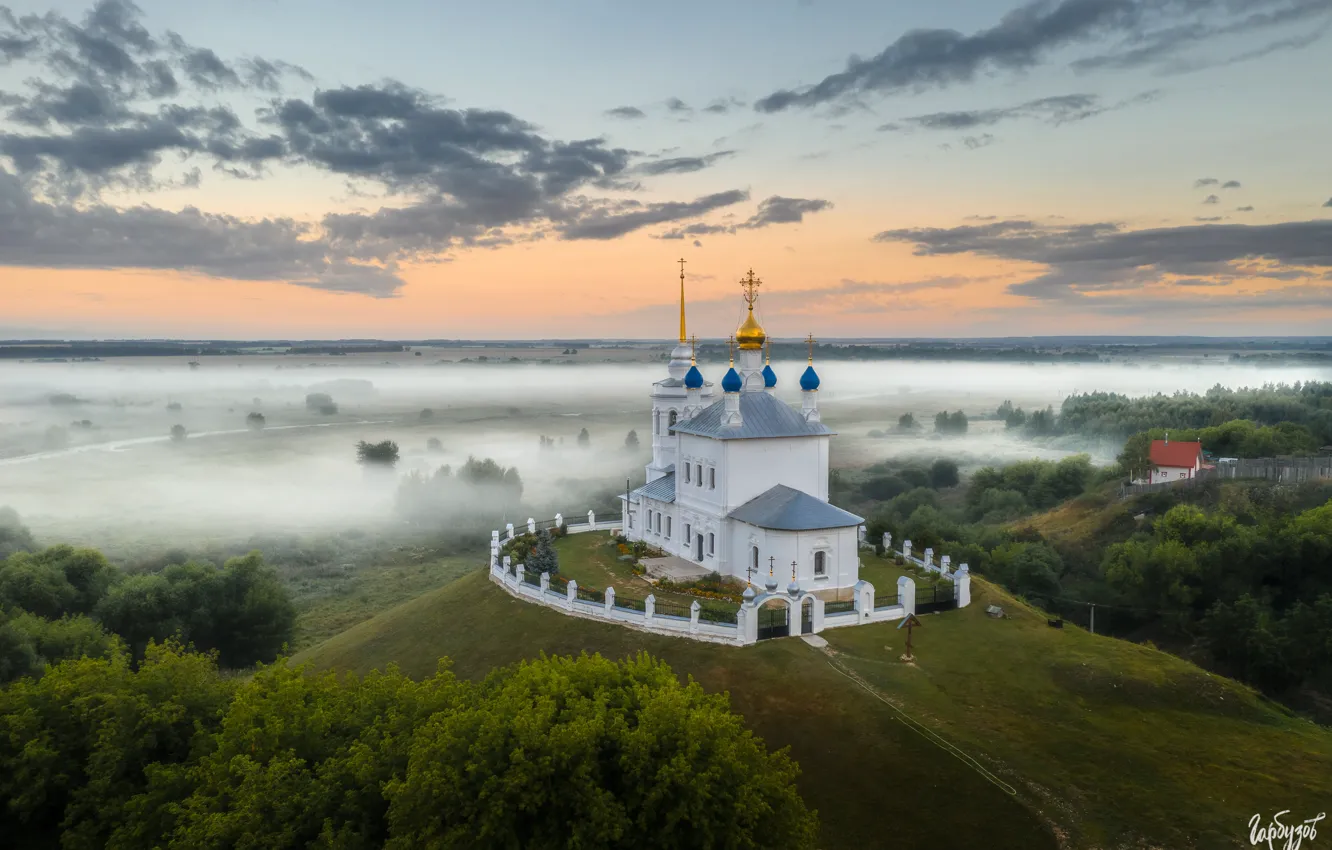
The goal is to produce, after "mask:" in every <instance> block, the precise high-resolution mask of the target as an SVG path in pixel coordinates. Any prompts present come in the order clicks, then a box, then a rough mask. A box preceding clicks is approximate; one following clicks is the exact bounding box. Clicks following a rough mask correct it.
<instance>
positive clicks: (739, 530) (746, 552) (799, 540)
mask: <svg viewBox="0 0 1332 850" xmlns="http://www.w3.org/2000/svg"><path fill="white" fill-rule="evenodd" d="M730 525H731V531H732V535H731V540H730V548H729V549H728V556H729V557H728V562H729V566H730V569H731V572H730V573H729V575H734V576H735V577H736V578H739V579H746V578H747V574H746V569H747V568H748V566H749V565H750V564H751V563H752V562H753V557H754V556H753V548H754V547H757V548H758V553H759V570H758V572H756V573H755V574H754V578H753V582H754V584H755V585H757V586H759V587H762V586H763V582H764V580H765V579H766V578H767V576H768V569H769V564H768V558H769V557H772V558H773V559H774V561H773V563H772V575H773V577H774V578H776V579H777V586H778V588H780V589H781V590H783V591H785V589H786V586H787V584H789V583H790V581H791V562H792V561H795V562H796V582H797V583H798V584H799V585H800V589H801V591H812V592H818V591H823V590H834V589H840V588H847V587H852V586H854V585H855V584H856V582H857V581H859V580H860V575H859V574H860V562H859V557H860V555H859V548H858V547H857V545H856V529H855V527H854V526H853V527H851V528H835V529H824V530H818V531H799V532H797V531H774V530H770V529H763V528H756V527H755V526H752V525H749V524H747V523H742V522H732V523H730ZM818 551H823V552H824V553H825V565H826V568H827V577H826V578H818V577H816V576H815V574H814V555H815V553H816V552H818Z"/></svg>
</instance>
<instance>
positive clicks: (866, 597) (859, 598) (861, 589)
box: [855, 581, 874, 623]
mask: <svg viewBox="0 0 1332 850" xmlns="http://www.w3.org/2000/svg"><path fill="white" fill-rule="evenodd" d="M855 593H856V597H855V603H856V613H857V614H858V615H859V617H858V619H859V620H860V622H862V623H868V622H869V618H870V615H871V614H873V613H874V585H872V584H870V583H869V582H867V581H858V582H856V587H855Z"/></svg>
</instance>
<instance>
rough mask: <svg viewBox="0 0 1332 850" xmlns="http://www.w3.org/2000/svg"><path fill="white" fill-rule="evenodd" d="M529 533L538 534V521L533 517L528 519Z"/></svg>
mask: <svg viewBox="0 0 1332 850" xmlns="http://www.w3.org/2000/svg"><path fill="white" fill-rule="evenodd" d="M527 533H528V534H536V520H534V519H532V518H531V517H528V518H527Z"/></svg>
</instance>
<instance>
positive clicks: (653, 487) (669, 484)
mask: <svg viewBox="0 0 1332 850" xmlns="http://www.w3.org/2000/svg"><path fill="white" fill-rule="evenodd" d="M630 495H631V496H638V497H640V498H642V497H644V496H646V497H647V498H649V499H653V500H655V501H658V502H674V501H675V473H674V472H668V473H666V474H665V475H663V476H662V477H660V478H658V479H657V480H656V481H649V482H648V483H646V484H644V485H643V486H642V487H639V488H638V489H637V490H634V491H633V492H631V493H630Z"/></svg>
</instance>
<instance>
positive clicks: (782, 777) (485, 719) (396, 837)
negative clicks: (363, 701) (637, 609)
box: [385, 655, 817, 850]
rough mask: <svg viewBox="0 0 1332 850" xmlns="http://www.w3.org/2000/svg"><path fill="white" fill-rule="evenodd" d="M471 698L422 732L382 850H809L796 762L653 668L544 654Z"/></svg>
mask: <svg viewBox="0 0 1332 850" xmlns="http://www.w3.org/2000/svg"><path fill="white" fill-rule="evenodd" d="M476 691H477V693H476V696H475V698H474V699H471V700H467V701H466V702H465V703H463V704H462V705H460V706H459V707H458V708H457V709H456V710H455V711H452V712H449V713H447V714H443V713H441V714H436V715H435V716H434V717H432V718H430V720H429V721H427V722H426V723H425V724H423V725H422V726H421V727H420V728H419V729H418V730H417V731H416V733H415V736H414V740H413V745H412V749H411V755H410V758H409V761H408V763H407V766H406V770H405V772H404V773H403V775H402V777H401V778H400V779H395V780H394V781H393V782H391V783H390V784H389V785H388V786H387V788H386V789H385V795H386V796H387V797H388V800H389V808H388V821H389V831H390V835H391V837H390V839H389V841H388V842H387V843H386V844H385V847H386V848H388V850H403V849H404V848H411V847H427V846H439V847H448V846H463V845H467V846H471V847H478V848H490V847H495V848H500V847H524V848H533V850H542V849H543V848H557V847H570V846H579V847H607V846H612V844H613V845H614V846H626V847H633V846H642V847H651V846H660V845H661V843H662V842H663V840H665V836H668V835H670V836H673V838H672V839H670V841H669V842H668V843H670V844H671V845H672V846H677V845H678V846H688V847H700V848H719V847H771V848H798V847H799V848H806V847H813V846H814V842H815V839H816V830H817V819H816V816H815V815H814V813H813V812H811V811H810V810H809V809H807V808H806V807H805V804H804V802H803V801H802V800H801V799H800V797H799V795H798V793H797V791H796V787H795V777H796V775H797V773H798V770H799V769H798V768H797V767H796V765H795V763H794V762H792V761H791V758H790V756H789V755H787V754H786V753H785V752H784V751H783V752H778V753H771V752H768V751H767V748H766V747H764V745H763V743H762V742H761V741H760V740H759V739H758V738H757V737H755V736H754V735H753V734H752V733H749V732H747V731H746V730H745V729H744V726H743V725H742V722H741V719H740V718H739V717H738V716H737V715H735V714H734V713H732V712H731V710H730V706H729V704H728V701H727V698H726V697H725V696H724V695H719V694H707V693H705V692H704V691H703V689H702V687H701V686H700V685H699V684H698V683H697V682H693V681H691V682H689V683H688V684H683V685H682V684H681V683H680V681H679V680H678V679H677V678H676V676H675V674H674V673H672V672H671V670H670V668H669V667H667V666H666V665H665V664H664V663H662V662H660V661H655V660H652V659H651V658H649V657H647V656H646V655H640V656H639V657H638V658H637V659H635V660H632V661H624V662H621V663H619V664H617V663H615V662H612V661H608V660H606V659H603V658H601V657H600V656H594V657H588V656H586V655H584V656H582V657H580V658H577V659H571V658H543V659H541V660H539V661H534V662H526V663H522V664H519V665H517V666H516V667H511V668H509V669H507V670H505V671H503V672H501V673H499V674H494V675H492V676H491V677H490V678H488V679H487V680H486V681H485V682H484V683H482V684H481V685H479V686H478V687H477V688H476ZM539 706H540V707H543V708H538V707H539ZM517 717H522V718H525V722H523V723H515V722H513V718H517ZM575 730H577V731H575ZM515 752H521V753H523V754H524V757H523V758H522V759H521V760H517V759H514V758H512V757H511V754H512V753H515ZM667 765H669V766H670V767H669V768H667ZM611 836H614V839H611Z"/></svg>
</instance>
